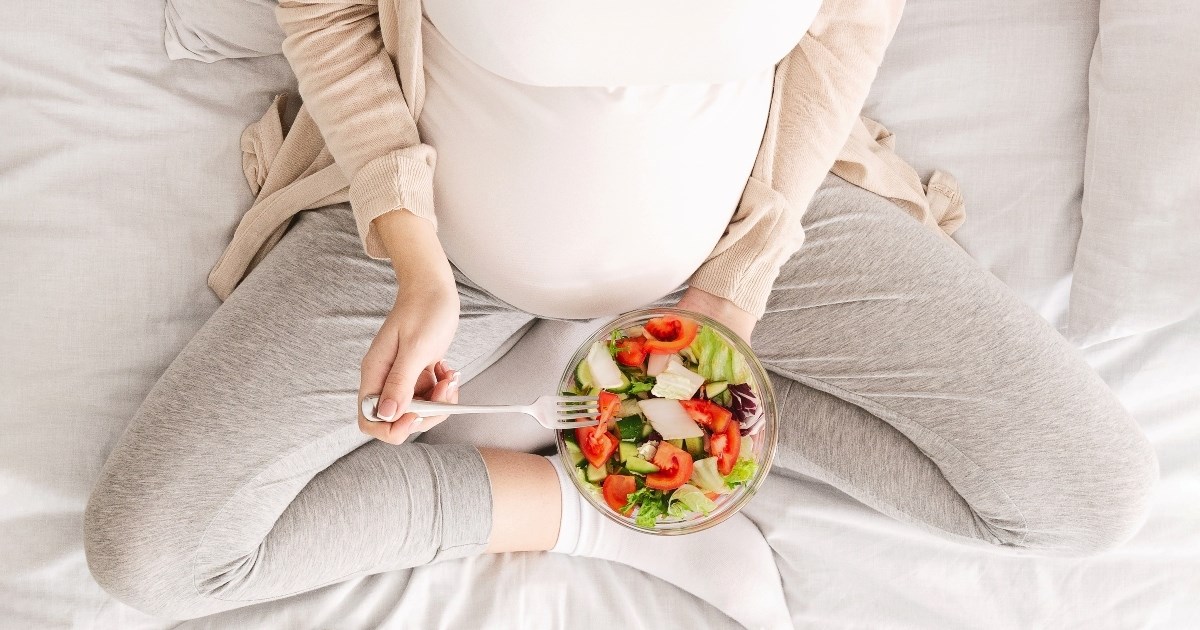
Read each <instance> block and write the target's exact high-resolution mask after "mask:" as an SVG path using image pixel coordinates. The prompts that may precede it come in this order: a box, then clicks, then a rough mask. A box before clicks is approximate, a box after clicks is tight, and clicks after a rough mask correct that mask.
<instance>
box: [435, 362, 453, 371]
mask: <svg viewBox="0 0 1200 630" xmlns="http://www.w3.org/2000/svg"><path fill="white" fill-rule="evenodd" d="M438 367H440V368H442V371H443V372H447V371H449V370H450V366H449V365H446V360H445V359H442V360H441V361H438Z"/></svg>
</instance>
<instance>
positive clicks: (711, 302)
mask: <svg viewBox="0 0 1200 630" xmlns="http://www.w3.org/2000/svg"><path fill="white" fill-rule="evenodd" d="M676 306H678V307H679V308H683V309H687V310H689V311H696V312H697V313H700V314H702V315H708V316H709V317H711V318H713V319H715V320H717V321H718V322H721V323H722V324H725V325H726V326H728V327H729V329H730V330H732V331H733V332H735V333H737V335H738V336H739V337H741V338H742V339H743V340H744V341H745V342H746V343H747V344H749V343H750V335H751V334H752V333H753V332H754V325H755V324H757V323H758V319H757V318H756V317H754V316H753V315H751V314H750V313H747V312H746V311H743V310H742V309H740V308H738V307H737V305H736V304H734V303H733V302H731V301H729V300H727V299H725V298H723V297H719V296H716V295H713V294H712V293H709V292H707V291H702V290H700V289H697V288H695V287H688V288H687V289H686V290H685V291H684V292H683V297H681V298H679V303H678V304H676Z"/></svg>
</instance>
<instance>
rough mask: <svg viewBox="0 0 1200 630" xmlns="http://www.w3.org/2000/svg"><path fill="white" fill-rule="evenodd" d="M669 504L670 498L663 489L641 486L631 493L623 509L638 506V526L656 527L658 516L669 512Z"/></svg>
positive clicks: (626, 509)
mask: <svg viewBox="0 0 1200 630" xmlns="http://www.w3.org/2000/svg"><path fill="white" fill-rule="evenodd" d="M669 504H670V498H669V497H668V496H667V494H666V493H664V492H662V491H661V490H654V489H653V488H639V489H637V490H635V491H633V492H630V493H629V497H628V498H627V499H626V503H625V506H624V507H623V508H621V511H622V512H626V511H628V510H629V509H631V508H637V516H636V517H634V520H635V521H636V522H637V526H638V527H641V528H642V529H654V524H655V523H657V522H658V517H659V516H662V515H664V514H666V513H667V508H668V507H669Z"/></svg>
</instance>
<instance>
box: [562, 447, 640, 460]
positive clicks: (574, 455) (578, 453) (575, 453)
mask: <svg viewBox="0 0 1200 630" xmlns="http://www.w3.org/2000/svg"><path fill="white" fill-rule="evenodd" d="M635 451H636V449H635ZM567 455H568V456H569V457H570V458H571V463H572V464H574V465H575V466H578V465H579V464H580V463H581V462H583V451H582V450H580V448H579V445H578V444H576V443H574V442H567Z"/></svg>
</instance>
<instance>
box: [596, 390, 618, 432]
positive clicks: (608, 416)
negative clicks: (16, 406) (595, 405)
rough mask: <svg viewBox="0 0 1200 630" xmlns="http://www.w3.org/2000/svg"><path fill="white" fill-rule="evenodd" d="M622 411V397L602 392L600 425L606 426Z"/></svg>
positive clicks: (605, 391)
mask: <svg viewBox="0 0 1200 630" xmlns="http://www.w3.org/2000/svg"><path fill="white" fill-rule="evenodd" d="M620 409H621V397H620V396H618V395H616V394H614V393H612V392H610V391H607V390H601V392H600V425H601V426H604V425H607V424H608V423H609V421H610V420H612V419H613V416H615V415H617V411H619V410H620Z"/></svg>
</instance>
